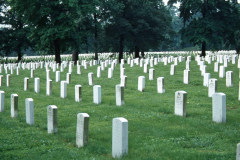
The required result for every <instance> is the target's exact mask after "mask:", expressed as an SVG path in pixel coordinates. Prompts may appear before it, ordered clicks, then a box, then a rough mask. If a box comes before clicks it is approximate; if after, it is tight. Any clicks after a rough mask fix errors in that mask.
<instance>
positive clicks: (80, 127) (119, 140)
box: [47, 105, 128, 158]
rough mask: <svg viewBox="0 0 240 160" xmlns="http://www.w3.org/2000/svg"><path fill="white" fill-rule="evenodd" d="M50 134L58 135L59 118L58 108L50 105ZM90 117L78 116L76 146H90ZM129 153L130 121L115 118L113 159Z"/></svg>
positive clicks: (85, 115) (113, 124)
mask: <svg viewBox="0 0 240 160" xmlns="http://www.w3.org/2000/svg"><path fill="white" fill-rule="evenodd" d="M47 110H48V111H47V112H48V116H47V117H48V125H47V126H48V133H50V134H52V133H57V131H58V116H57V106H55V105H49V106H48V107H47ZM89 117H90V116H89V115H88V114H87V113H78V114H77V127H76V146H77V147H78V148H81V147H84V146H85V145H87V144H88V132H89ZM127 153H128V120H127V119H125V118H122V117H119V118H114V119H113V122H112V157H113V158H120V157H122V156H124V155H126V154H127Z"/></svg>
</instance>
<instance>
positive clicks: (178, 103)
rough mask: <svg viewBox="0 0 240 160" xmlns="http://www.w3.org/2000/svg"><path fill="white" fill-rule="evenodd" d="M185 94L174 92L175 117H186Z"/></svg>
mask: <svg viewBox="0 0 240 160" xmlns="http://www.w3.org/2000/svg"><path fill="white" fill-rule="evenodd" d="M186 102H187V92H185V91H177V92H175V110H174V113H175V115H178V116H183V117H186V109H187V108H186V104H187V103H186Z"/></svg>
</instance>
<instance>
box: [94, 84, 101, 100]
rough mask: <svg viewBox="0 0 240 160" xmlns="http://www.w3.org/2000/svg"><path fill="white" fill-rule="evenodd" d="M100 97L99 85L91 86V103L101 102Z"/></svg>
mask: <svg viewBox="0 0 240 160" xmlns="http://www.w3.org/2000/svg"><path fill="white" fill-rule="evenodd" d="M101 101H102V97H101V86H100V85H95V86H93V103H95V104H101Z"/></svg>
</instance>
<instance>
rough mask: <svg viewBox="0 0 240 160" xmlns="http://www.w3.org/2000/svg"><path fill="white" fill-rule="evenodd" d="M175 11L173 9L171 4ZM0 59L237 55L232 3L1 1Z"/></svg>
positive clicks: (239, 19)
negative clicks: (194, 52)
mask: <svg viewBox="0 0 240 160" xmlns="http://www.w3.org/2000/svg"><path fill="white" fill-rule="evenodd" d="M177 2H179V3H180V7H179V8H176V7H174V5H173V4H174V3H177ZM0 6H1V7H0V24H2V25H5V27H1V28H0V35H1V36H0V54H1V55H2V56H8V55H9V54H12V53H14V54H16V55H17V56H18V61H21V59H22V55H23V51H24V50H27V49H29V48H31V49H32V50H34V52H35V53H37V54H41V53H47V54H54V55H55V60H56V62H57V63H61V58H60V55H61V54H62V53H66V52H68V53H69V52H70V53H72V57H73V61H75V62H76V61H77V60H78V54H79V53H83V52H84V53H88V52H94V53H95V56H94V59H98V53H101V52H118V53H119V60H120V59H121V58H122V57H123V52H125V51H128V52H134V55H135V57H144V52H146V51H150V50H151V51H154V50H156V51H157V50H177V49H181V48H184V47H185V46H200V47H201V50H202V54H201V55H202V56H205V51H206V49H211V50H219V49H236V51H237V53H238V54H239V51H240V6H239V3H237V0H232V1H231V0H229V1H225V0H169V2H168V5H167V6H165V5H164V3H163V2H162V0H51V1H49V0H24V1H23V0H2V1H0Z"/></svg>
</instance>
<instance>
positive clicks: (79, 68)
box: [77, 65, 81, 74]
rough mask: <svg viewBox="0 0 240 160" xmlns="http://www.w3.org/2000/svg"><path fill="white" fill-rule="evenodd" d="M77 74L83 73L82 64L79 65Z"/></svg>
mask: <svg viewBox="0 0 240 160" xmlns="http://www.w3.org/2000/svg"><path fill="white" fill-rule="evenodd" d="M77 74H81V66H80V65H78V66H77Z"/></svg>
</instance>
